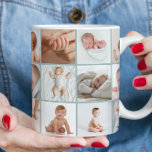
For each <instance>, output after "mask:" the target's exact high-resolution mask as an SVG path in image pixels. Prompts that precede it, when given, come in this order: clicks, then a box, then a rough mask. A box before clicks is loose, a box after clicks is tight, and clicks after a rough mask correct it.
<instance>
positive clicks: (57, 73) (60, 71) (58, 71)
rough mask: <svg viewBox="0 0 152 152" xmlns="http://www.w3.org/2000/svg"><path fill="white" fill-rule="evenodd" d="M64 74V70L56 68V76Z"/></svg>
mask: <svg viewBox="0 0 152 152" xmlns="http://www.w3.org/2000/svg"><path fill="white" fill-rule="evenodd" d="M62 72H63V69H62V68H61V67H56V69H55V74H56V75H60V74H62Z"/></svg>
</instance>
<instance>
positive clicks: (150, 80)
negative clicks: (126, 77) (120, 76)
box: [133, 74, 152, 90]
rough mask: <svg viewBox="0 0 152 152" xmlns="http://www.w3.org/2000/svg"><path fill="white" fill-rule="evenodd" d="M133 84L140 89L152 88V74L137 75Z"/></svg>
mask: <svg viewBox="0 0 152 152" xmlns="http://www.w3.org/2000/svg"><path fill="white" fill-rule="evenodd" d="M133 86H134V87H135V88H136V89H138V90H147V89H152V74H149V75H142V76H137V77H135V78H134V80H133Z"/></svg>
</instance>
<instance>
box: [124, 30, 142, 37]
mask: <svg viewBox="0 0 152 152" xmlns="http://www.w3.org/2000/svg"><path fill="white" fill-rule="evenodd" d="M126 36H142V37H143V35H141V34H140V33H138V32H136V31H130V32H128V33H127V34H126Z"/></svg>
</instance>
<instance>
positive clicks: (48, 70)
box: [42, 65, 76, 102]
mask: <svg viewBox="0 0 152 152" xmlns="http://www.w3.org/2000/svg"><path fill="white" fill-rule="evenodd" d="M42 99H44V100H48V101H56V102H58V101H64V102H66V101H67V102H68V101H71V102H72V101H76V78H75V67H74V66H70V65H68V66H65V65H42Z"/></svg>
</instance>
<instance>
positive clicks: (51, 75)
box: [49, 71, 55, 79]
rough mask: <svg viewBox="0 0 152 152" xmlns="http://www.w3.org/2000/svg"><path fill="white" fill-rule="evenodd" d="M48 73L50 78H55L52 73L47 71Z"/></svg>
mask: <svg viewBox="0 0 152 152" xmlns="http://www.w3.org/2000/svg"><path fill="white" fill-rule="evenodd" d="M49 75H50V77H51V78H52V79H54V78H55V77H54V75H53V74H52V73H51V71H50V72H49Z"/></svg>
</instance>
